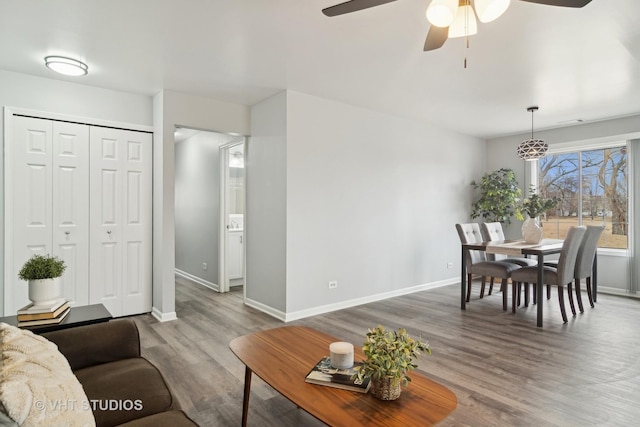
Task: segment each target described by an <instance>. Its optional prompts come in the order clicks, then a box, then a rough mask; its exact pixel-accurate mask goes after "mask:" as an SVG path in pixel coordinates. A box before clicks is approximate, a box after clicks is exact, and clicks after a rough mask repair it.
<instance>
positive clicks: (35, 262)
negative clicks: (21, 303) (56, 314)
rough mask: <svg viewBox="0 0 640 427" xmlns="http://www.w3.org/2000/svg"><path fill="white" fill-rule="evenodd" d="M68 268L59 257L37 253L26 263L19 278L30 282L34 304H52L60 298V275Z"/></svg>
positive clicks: (30, 292) (31, 298)
mask: <svg viewBox="0 0 640 427" xmlns="http://www.w3.org/2000/svg"><path fill="white" fill-rule="evenodd" d="M66 268H67V267H66V265H65V263H64V261H63V260H61V259H59V258H57V257H54V256H51V255H48V254H47V255H39V254H36V255H33V256H32V257H31V258H29V259H28V260H27V262H25V263H24V265H23V266H22V268H21V269H20V272H19V273H18V278H20V279H21V280H26V281H28V282H29V299H30V300H31V302H33V304H34V305H46V304H52V303H54V302H55V301H56V300H57V299H58V298H60V294H61V285H60V277H61V276H62V274H63V273H64V270H65V269H66Z"/></svg>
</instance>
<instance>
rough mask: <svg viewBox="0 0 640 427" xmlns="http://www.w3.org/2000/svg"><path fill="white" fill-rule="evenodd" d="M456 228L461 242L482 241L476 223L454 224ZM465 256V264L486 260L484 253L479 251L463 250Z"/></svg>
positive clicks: (469, 264) (470, 264)
mask: <svg viewBox="0 0 640 427" xmlns="http://www.w3.org/2000/svg"><path fill="white" fill-rule="evenodd" d="M456 230H458V236H459V237H460V242H461V243H481V242H483V241H484V238H483V237H482V232H481V231H480V226H479V225H478V223H475V222H471V223H468V224H456ZM465 257H466V263H467V266H472V265H473V264H477V263H479V262H483V261H486V260H487V258H486V256H485V253H484V252H481V251H469V250H468V251H466V252H465Z"/></svg>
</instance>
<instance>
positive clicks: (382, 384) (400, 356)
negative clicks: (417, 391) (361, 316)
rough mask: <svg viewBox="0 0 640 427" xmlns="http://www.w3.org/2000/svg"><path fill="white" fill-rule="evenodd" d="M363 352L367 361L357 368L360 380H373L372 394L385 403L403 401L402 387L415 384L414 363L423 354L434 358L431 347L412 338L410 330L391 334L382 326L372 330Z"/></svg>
mask: <svg viewBox="0 0 640 427" xmlns="http://www.w3.org/2000/svg"><path fill="white" fill-rule="evenodd" d="M362 351H363V352H364V354H365V356H366V359H365V360H364V361H363V362H362V365H360V366H358V367H357V368H356V372H357V373H356V375H357V378H358V379H359V380H360V381H362V380H364V379H365V378H371V392H372V393H373V395H374V396H375V397H377V398H379V399H382V400H395V399H397V398H398V397H400V391H401V386H402V385H403V386H406V385H407V384H408V383H409V381H411V377H409V375H408V372H409V371H411V370H413V369H415V368H416V367H417V365H415V364H414V363H413V359H414V358H416V357H418V356H419V355H420V354H421V353H420V352H422V351H424V352H426V353H427V354H431V348H430V347H429V343H428V342H423V341H421V340H416V339H414V338H411V337H410V336H409V334H407V331H406V329H404V328H400V329H398V330H397V331H387V330H386V329H385V328H384V327H382V326H380V325H378V326H377V327H376V328H375V329H369V331H368V332H367V335H366V339H365V342H364V344H363V345H362Z"/></svg>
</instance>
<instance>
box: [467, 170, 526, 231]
mask: <svg viewBox="0 0 640 427" xmlns="http://www.w3.org/2000/svg"><path fill="white" fill-rule="evenodd" d="M471 185H473V187H474V188H476V189H480V198H479V199H478V200H477V201H476V202H475V203H473V205H472V211H471V218H473V219H475V218H478V217H482V219H484V220H485V221H487V222H501V223H503V224H511V218H512V217H514V216H515V217H516V218H517V219H520V220H522V219H523V218H522V214H521V213H520V210H519V209H518V206H519V204H520V197H521V196H522V190H521V189H520V187H518V181H517V180H516V174H515V172H514V171H513V170H512V169H505V168H502V169H498V170H496V171H493V172H490V173H486V174H484V175H483V176H482V179H481V180H480V183H476V182H475V181H474V182H472V183H471Z"/></svg>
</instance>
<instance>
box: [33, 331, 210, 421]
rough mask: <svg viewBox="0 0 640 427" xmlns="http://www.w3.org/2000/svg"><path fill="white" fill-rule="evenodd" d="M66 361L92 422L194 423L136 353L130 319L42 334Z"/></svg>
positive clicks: (137, 347) (136, 342) (152, 368)
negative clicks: (83, 393)
mask: <svg viewBox="0 0 640 427" xmlns="http://www.w3.org/2000/svg"><path fill="white" fill-rule="evenodd" d="M43 336H44V337H46V338H47V339H48V340H50V341H52V342H54V343H55V344H56V345H57V346H58V349H59V350H60V352H61V353H62V354H63V355H64V356H65V357H66V359H67V360H68V361H69V365H71V369H72V371H73V373H74V375H75V376H76V377H77V378H78V380H79V381H80V383H81V384H82V387H83V388H84V391H85V393H86V394H87V398H88V399H89V401H90V402H92V410H93V415H94V417H95V420H96V425H97V426H98V427H102V426H127V427H134V426H177V427H178V426H196V425H197V424H195V423H194V422H193V421H192V420H191V419H190V418H189V417H187V416H186V415H185V413H184V412H183V411H182V410H180V407H179V404H178V402H177V401H176V400H175V398H174V397H173V395H172V394H171V391H170V390H169V387H168V386H167V383H166V382H165V380H164V378H163V377H162V374H161V373H160V371H158V369H157V368H156V367H155V366H154V365H153V364H151V363H150V362H149V361H148V360H147V359H145V358H143V357H141V355H140V336H139V333H138V328H137V326H136V324H135V322H133V320H131V319H119V320H112V321H111V322H108V323H99V324H95V325H88V326H80V327H77V328H71V329H64V330H60V331H55V332H48V333H45V334H43Z"/></svg>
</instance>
